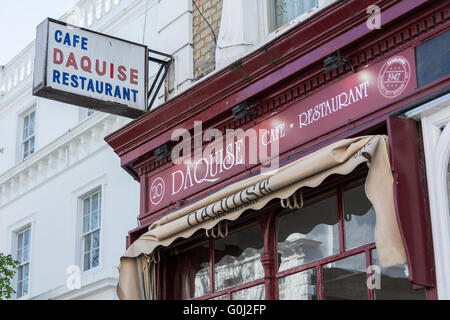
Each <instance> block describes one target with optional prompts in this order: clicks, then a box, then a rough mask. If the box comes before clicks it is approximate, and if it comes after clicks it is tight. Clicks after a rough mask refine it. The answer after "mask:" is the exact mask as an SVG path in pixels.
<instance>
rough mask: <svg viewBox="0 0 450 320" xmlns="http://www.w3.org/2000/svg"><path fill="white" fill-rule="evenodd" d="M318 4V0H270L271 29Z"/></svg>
mask: <svg viewBox="0 0 450 320" xmlns="http://www.w3.org/2000/svg"><path fill="white" fill-rule="evenodd" d="M316 5H318V0H269V20H270V26H269V29H270V31H274V30H276V29H278V28H279V27H281V26H283V25H285V24H286V23H288V22H290V21H291V20H293V19H295V18H296V17H298V16H300V15H302V14H303V13H305V12H307V11H308V10H309V9H312V8H313V7H314V6H316Z"/></svg>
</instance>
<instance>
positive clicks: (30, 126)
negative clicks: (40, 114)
mask: <svg viewBox="0 0 450 320" xmlns="http://www.w3.org/2000/svg"><path fill="white" fill-rule="evenodd" d="M32 134H34V111H33V112H32V113H31V114H30V119H29V122H28V136H31V135H32Z"/></svg>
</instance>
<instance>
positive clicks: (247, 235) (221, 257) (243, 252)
mask: <svg viewBox="0 0 450 320" xmlns="http://www.w3.org/2000/svg"><path fill="white" fill-rule="evenodd" d="M263 249H264V242H263V235H262V231H261V227H260V226H259V225H253V226H251V227H249V228H246V229H243V230H240V231H237V232H234V233H231V234H229V235H228V237H226V238H224V239H217V240H215V241H214V284H215V290H216V291H219V290H223V289H226V288H230V287H233V286H236V285H239V284H243V283H247V282H250V281H253V280H256V279H261V278H263V277H264V270H263V267H262V264H261V252H263Z"/></svg>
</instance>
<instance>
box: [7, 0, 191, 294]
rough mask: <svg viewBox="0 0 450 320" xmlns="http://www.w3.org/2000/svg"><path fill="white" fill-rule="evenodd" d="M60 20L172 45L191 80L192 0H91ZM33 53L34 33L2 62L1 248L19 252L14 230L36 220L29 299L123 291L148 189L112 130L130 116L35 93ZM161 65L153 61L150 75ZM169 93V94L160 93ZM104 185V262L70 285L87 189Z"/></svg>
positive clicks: (180, 81)
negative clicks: (126, 166)
mask: <svg viewBox="0 0 450 320" xmlns="http://www.w3.org/2000/svg"><path fill="white" fill-rule="evenodd" d="M99 4H100V5H101V6H100V7H97V6H98V5H99ZM53 18H59V17H53ZM59 20H63V21H67V22H70V23H74V24H77V25H79V26H83V27H86V28H89V29H93V30H96V31H99V32H102V33H106V34H110V35H113V36H116V37H120V38H124V39H127V40H130V41H134V42H138V43H145V44H146V45H148V46H149V47H151V48H153V49H156V50H161V51H163V52H165V53H169V54H173V55H174V56H175V59H176V63H177V66H176V72H175V83H174V84H173V86H174V88H175V90H174V92H172V95H174V94H177V93H179V92H180V90H181V89H180V90H179V89H178V88H179V87H180V88H181V86H183V90H184V89H185V88H187V87H188V86H189V85H190V84H191V82H192V78H193V77H192V74H193V71H192V70H193V68H192V64H193V63H192V13H191V1H189V0H102V1H97V0H82V1H80V2H79V3H78V4H77V5H76V6H75V7H74V8H73V9H71V10H69V12H67V13H66V14H65V15H63V17H60V18H59ZM33 60H34V42H33V43H31V44H30V45H29V46H27V47H26V48H24V50H22V51H21V52H20V53H18V55H17V56H16V57H15V58H14V59H13V60H11V61H10V62H9V63H8V64H7V65H6V66H5V68H4V69H2V70H0V252H3V253H6V254H8V253H13V255H15V250H14V249H15V246H16V243H15V241H16V240H15V239H16V238H15V232H16V231H17V230H20V229H21V228H22V227H24V226H28V225H30V226H31V262H30V288H29V289H30V291H29V294H28V295H27V296H25V297H23V299H117V295H116V292H115V286H116V284H117V279H118V270H117V266H118V265H119V259H120V256H121V255H122V253H123V252H124V251H125V240H126V238H125V237H126V235H127V233H128V231H129V230H131V229H134V228H136V227H137V216H138V214H139V196H140V192H139V184H138V182H136V181H134V180H133V179H132V178H131V177H130V176H129V174H128V173H126V172H125V171H124V170H123V169H122V168H121V167H120V161H119V158H118V156H117V155H116V154H115V153H114V152H113V151H112V149H111V148H110V147H109V146H108V145H106V143H105V142H104V140H103V139H104V137H105V135H107V134H109V133H111V132H113V131H115V130H117V129H118V128H120V127H122V126H123V125H125V124H126V123H127V122H128V121H130V119H127V118H123V117H118V116H112V115H107V114H104V113H100V112H97V113H95V114H94V115H92V116H91V117H89V118H88V119H85V120H82V121H81V122H80V110H81V108H79V107H76V106H72V105H68V104H63V103H60V102H56V101H51V100H47V99H43V98H37V97H34V96H32V94H31V93H32V87H31V86H32V77H33V74H32V70H33ZM156 72H157V69H156V66H155V65H151V66H150V76H151V77H152V76H154V75H155V74H156ZM150 81H152V79H150ZM161 92H163V91H161ZM163 101H164V96H163V95H161V98H160V99H159V100H158V101H156V102H157V104H158V103H161V102H163ZM29 108H35V111H36V133H35V136H36V149H35V150H36V151H35V153H34V154H32V155H31V156H29V157H28V158H27V159H25V160H24V161H23V160H22V159H20V157H19V156H18V155H19V154H20V150H21V149H20V148H21V145H20V141H19V140H20V139H19V138H20V137H21V132H19V130H20V127H21V119H20V116H21V115H22V114H23V113H24V112H25V111H26V110H29ZM98 186H101V187H102V199H103V202H102V222H101V240H100V242H101V247H100V265H99V266H98V267H96V268H95V269H92V270H88V271H86V272H83V271H81V288H80V289H79V290H69V289H68V287H67V286H66V280H67V279H68V274H66V271H67V268H68V266H70V265H80V266H81V231H80V228H81V226H80V223H81V221H82V220H81V217H80V200H79V198H80V196H81V195H83V194H85V193H86V192H89V191H90V190H92V189H94V188H96V187H98Z"/></svg>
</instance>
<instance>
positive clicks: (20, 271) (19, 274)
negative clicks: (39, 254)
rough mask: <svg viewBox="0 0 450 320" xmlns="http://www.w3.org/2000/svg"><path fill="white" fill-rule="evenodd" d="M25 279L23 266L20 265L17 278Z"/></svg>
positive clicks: (19, 279)
mask: <svg viewBox="0 0 450 320" xmlns="http://www.w3.org/2000/svg"><path fill="white" fill-rule="evenodd" d="M22 279H23V266H20V267H19V270H18V271H17V280H18V281H21V280H22Z"/></svg>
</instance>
